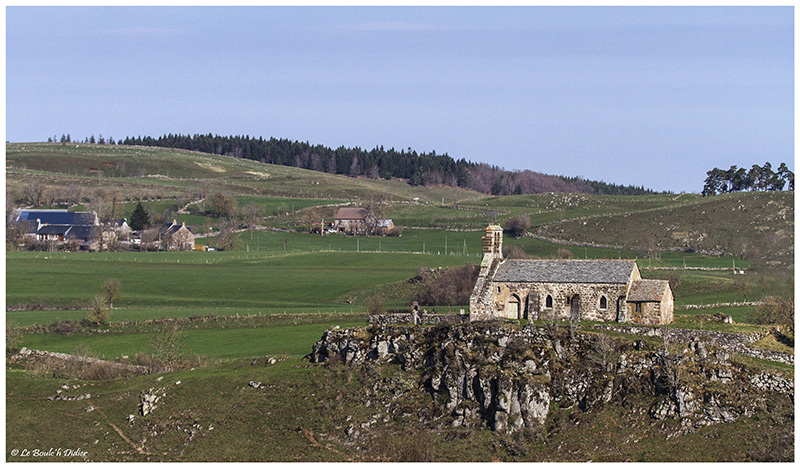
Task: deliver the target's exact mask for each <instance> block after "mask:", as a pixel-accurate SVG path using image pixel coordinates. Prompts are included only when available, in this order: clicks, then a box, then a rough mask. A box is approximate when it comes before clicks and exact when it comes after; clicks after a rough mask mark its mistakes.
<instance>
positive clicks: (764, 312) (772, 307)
mask: <svg viewBox="0 0 800 468" xmlns="http://www.w3.org/2000/svg"><path fill="white" fill-rule="evenodd" d="M763 302H764V303H763V304H761V305H760V306H758V307H756V308H755V309H753V310H751V311H750V314H749V319H750V321H751V322H753V323H755V324H759V325H785V326H788V327H789V331H791V332H792V333H794V300H793V299H792V298H791V297H768V298H766V299H764V301H763Z"/></svg>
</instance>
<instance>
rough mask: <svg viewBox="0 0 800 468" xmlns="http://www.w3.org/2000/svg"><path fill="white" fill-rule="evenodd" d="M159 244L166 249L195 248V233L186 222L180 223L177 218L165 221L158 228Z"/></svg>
mask: <svg viewBox="0 0 800 468" xmlns="http://www.w3.org/2000/svg"><path fill="white" fill-rule="evenodd" d="M158 238H159V245H160V247H161V248H163V249H165V250H194V234H192V231H190V230H189V228H187V227H186V223H181V224H178V222H177V221H176V220H174V219H173V220H172V222H171V223H165V224H164V225H163V226H161V227H160V228H159V229H158Z"/></svg>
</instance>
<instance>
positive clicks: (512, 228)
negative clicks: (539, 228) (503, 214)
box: [506, 214, 531, 238]
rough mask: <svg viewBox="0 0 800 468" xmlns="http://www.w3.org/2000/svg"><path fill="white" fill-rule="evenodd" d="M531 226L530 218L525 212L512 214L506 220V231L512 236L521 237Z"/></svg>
mask: <svg viewBox="0 0 800 468" xmlns="http://www.w3.org/2000/svg"><path fill="white" fill-rule="evenodd" d="M530 228H531V218H530V217H528V215H526V214H522V215H519V216H512V217H511V218H508V220H506V231H508V232H509V233H510V234H511V235H513V236H514V237H517V238H519V237H522V236H524V235H525V233H526V232H528V229H530Z"/></svg>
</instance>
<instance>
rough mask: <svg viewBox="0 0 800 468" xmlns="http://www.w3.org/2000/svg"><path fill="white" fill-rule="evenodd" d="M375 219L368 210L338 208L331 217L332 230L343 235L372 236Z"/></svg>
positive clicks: (375, 223)
mask: <svg viewBox="0 0 800 468" xmlns="http://www.w3.org/2000/svg"><path fill="white" fill-rule="evenodd" d="M377 222H378V220H377V218H375V214H374V213H373V212H372V210H371V209H369V208H351V207H345V208H339V210H338V211H337V212H336V215H335V216H334V217H333V228H334V229H335V230H336V231H337V232H341V233H343V234H372V232H373V230H374V229H375V226H376V225H377Z"/></svg>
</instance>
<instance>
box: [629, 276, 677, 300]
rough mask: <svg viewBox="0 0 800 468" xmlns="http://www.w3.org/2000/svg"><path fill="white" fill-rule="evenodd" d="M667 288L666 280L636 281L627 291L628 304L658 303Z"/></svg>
mask: <svg viewBox="0 0 800 468" xmlns="http://www.w3.org/2000/svg"><path fill="white" fill-rule="evenodd" d="M668 288H669V282H668V281H666V280H645V279H643V280H637V281H634V282H633V284H632V285H631V289H630V290H629V291H628V298H627V301H628V302H659V301H661V299H663V298H664V294H665V293H666V292H667V289H668Z"/></svg>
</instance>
